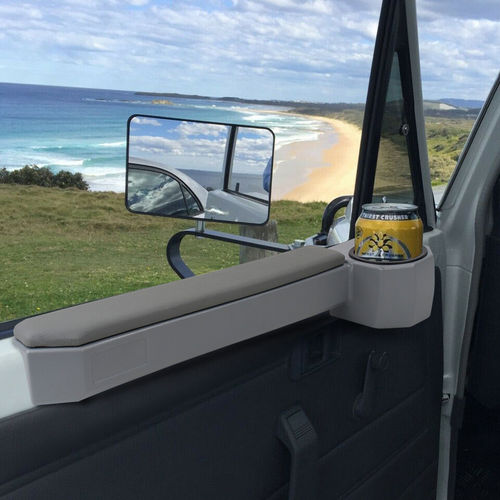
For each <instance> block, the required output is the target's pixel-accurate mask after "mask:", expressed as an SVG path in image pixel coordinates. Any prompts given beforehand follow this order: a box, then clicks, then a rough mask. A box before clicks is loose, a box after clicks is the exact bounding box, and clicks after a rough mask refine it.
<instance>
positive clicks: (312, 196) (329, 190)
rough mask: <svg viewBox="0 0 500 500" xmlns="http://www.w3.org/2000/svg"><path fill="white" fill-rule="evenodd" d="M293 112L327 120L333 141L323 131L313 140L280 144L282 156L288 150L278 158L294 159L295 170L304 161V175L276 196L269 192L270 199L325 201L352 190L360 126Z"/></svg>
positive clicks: (292, 161) (302, 166) (288, 160)
mask: <svg viewBox="0 0 500 500" xmlns="http://www.w3.org/2000/svg"><path fill="white" fill-rule="evenodd" d="M287 114H288V113H287ZM297 116H303V117H305V118H309V119H312V120H318V121H322V122H324V123H327V124H328V125H329V126H330V127H331V129H332V131H333V132H334V134H335V137H336V141H335V142H334V143H333V144H332V138H331V135H330V134H325V135H327V137H324V138H321V137H320V138H319V139H318V140H317V141H302V142H295V143H292V144H289V145H286V146H283V147H282V148H281V150H280V151H279V152H278V153H280V152H281V153H280V154H278V155H277V156H279V157H282V156H283V157H284V155H285V154H291V157H290V158H289V159H287V158H283V159H282V160H281V161H286V162H287V163H295V168H292V169H291V170H296V169H297V168H298V167H299V165H298V164H299V163H300V164H301V168H302V170H304V165H307V167H306V176H305V179H304V181H303V182H301V183H300V184H298V185H297V184H296V185H295V187H293V188H292V189H290V190H287V191H285V192H284V193H283V194H280V195H279V196H278V195H277V194H276V195H273V200H274V199H276V200H278V199H281V200H293V201H300V202H302V203H306V202H312V201H322V202H327V203H328V202H330V201H331V200H333V199H334V198H336V197H338V196H343V195H349V194H353V192H354V184H355V181H356V170H357V162H358V153H359V145H360V141H361V129H360V128H358V127H357V126H356V125H353V124H351V123H349V122H345V121H342V120H338V119H336V118H327V117H322V116H310V115H297ZM282 168H283V167H282ZM285 168H288V167H285ZM278 172H279V170H278Z"/></svg>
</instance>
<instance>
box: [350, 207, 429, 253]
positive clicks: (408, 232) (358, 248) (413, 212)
mask: <svg viewBox="0 0 500 500" xmlns="http://www.w3.org/2000/svg"><path fill="white" fill-rule="evenodd" d="M422 236H423V226H422V221H421V220H420V217H419V216H418V212H417V207H416V206H415V205H408V204H386V203H380V204H377V203H372V204H368V205H363V211H362V212H361V215H360V217H359V218H358V220H357V221H356V228H355V244H354V254H355V255H356V256H358V257H361V258H363V259H366V260H370V261H382V260H383V261H405V260H409V259H414V258H417V257H420V256H421V255H422V250H423V247H422Z"/></svg>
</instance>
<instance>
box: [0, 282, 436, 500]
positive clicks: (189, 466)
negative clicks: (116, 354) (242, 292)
mask: <svg viewBox="0 0 500 500" xmlns="http://www.w3.org/2000/svg"><path fill="white" fill-rule="evenodd" d="M438 285H439V280H438ZM439 297H440V291H439V286H438V287H437V290H436V300H435V303H434V308H433V313H432V316H431V317H430V318H429V319H427V320H426V321H424V322H422V323H420V324H418V325H416V326H415V327H412V328H409V329H394V330H382V331H381V330H375V329H371V328H368V327H363V326H359V325H355V324H353V323H350V322H347V321H341V320H334V319H332V318H329V317H324V316H322V317H319V318H315V319H311V320H309V321H307V322H302V323H299V324H295V325H292V326H290V327H287V328H285V329H282V330H280V331H276V332H272V333H270V334H268V335H265V336H262V337H259V338H256V339H253V340H251V341H248V342H245V343H242V344H239V345H236V346H232V347H230V348H227V349H224V350H222V351H218V352H216V353H213V354H210V355H207V356H204V357H202V358H199V359H195V360H192V361H189V362H186V363H183V364H181V365H179V366H176V367H172V368H170V369H167V370H164V371H161V372H158V373H156V374H154V375H151V376H149V377H145V378H143V379H141V380H137V381H135V382H133V383H130V384H128V385H126V386H122V387H120V388H117V389H114V390H111V391H108V392H106V393H103V394H100V395H98V396H95V397H93V398H90V399H88V400H86V401H83V402H81V403H75V404H66V405H52V406H46V407H39V408H36V409H34V410H30V411H28V412H25V413H22V414H19V415H16V416H13V417H10V418H7V419H4V420H2V421H0V442H1V443H2V453H1V454H0V498H2V499H3V498H5V499H28V498H29V499H38V498H40V499H45V498H50V499H67V498H73V499H75V498H76V499H78V498H81V499H89V498H100V499H115V498H119V499H137V498H148V499H156V498H158V499H160V498H161V499H164V498H168V499H169V500H191V499H193V500H194V499H221V498H224V499H226V498H227V499H239V500H256V499H273V500H277V499H286V498H287V495H288V481H289V478H290V455H289V452H288V450H287V448H286V447H285V446H284V444H283V443H282V442H281V441H280V440H279V439H278V437H277V436H276V429H277V423H278V419H279V417H280V415H281V414H282V413H283V412H284V411H286V410H287V409H289V408H291V407H294V406H300V407H301V408H302V409H303V410H304V412H305V413H306V414H307V416H308V418H309V420H310V422H311V425H312V426H313V427H314V429H315V431H316V433H317V435H318V447H319V457H318V477H319V479H318V483H319V484H318V485H317V486H318V492H319V494H318V495H319V496H318V498H319V499H325V500H326V499H329V500H330V499H334V498H348V499H363V500H367V499H381V500H382V499H383V500H391V499H396V498H419V499H425V498H432V497H433V496H432V495H433V494H435V485H436V475H437V458H438V438H439V419H440V408H441V383H442V325H441V304H440V303H439ZM325 339H326V340H325ZM372 352H376V353H386V356H387V360H388V363H387V366H386V369H385V370H383V373H382V375H381V376H380V377H379V376H378V375H377V378H376V380H375V385H374V389H373V391H374V392H373V395H374V397H373V402H372V405H371V409H370V412H368V414H367V415H366V416H365V417H364V418H359V417H354V415H353V407H354V404H355V401H356V400H357V398H358V397H359V395H360V394H362V393H363V391H364V390H365V389H366V373H367V361H368V359H369V357H370V355H371V353H372ZM297 360H298V361H297ZM297 363H298V365H297ZM297 366H299V368H298V369H297Z"/></svg>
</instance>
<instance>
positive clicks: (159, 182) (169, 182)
mask: <svg viewBox="0 0 500 500" xmlns="http://www.w3.org/2000/svg"><path fill="white" fill-rule="evenodd" d="M273 148H274V135H273V133H272V132H271V131H270V130H269V129H263V128H256V127H243V126H237V125H226V124H217V123H205V122H194V121H187V120H174V119H169V118H158V117H150V116H133V117H131V119H130V120H129V134H128V158H127V207H128V208H129V210H131V211H133V212H137V213H143V214H152V215H163V216H168V217H182V218H194V219H197V220H199V219H202V220H203V219H204V220H211V221H221V222H239V223H242V224H264V223H265V222H266V221H267V219H268V216H269V205H270V191H271V178H272V175H271V174H272V159H273Z"/></svg>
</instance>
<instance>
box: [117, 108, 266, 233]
mask: <svg viewBox="0 0 500 500" xmlns="http://www.w3.org/2000/svg"><path fill="white" fill-rule="evenodd" d="M134 118H151V119H156V120H171V121H177V122H191V123H203V124H206V125H221V126H225V127H230V130H229V135H228V139H227V143H226V151H225V153H224V164H223V174H224V186H223V188H222V189H223V191H224V192H227V193H230V194H235V192H234V191H233V190H231V189H227V184H228V182H229V177H230V174H231V169H232V163H233V162H232V160H233V156H234V150H235V145H236V143H237V138H236V132H237V130H238V128H240V127H241V128H246V129H256V130H267V131H268V132H270V134H271V137H272V164H271V174H270V179H269V202H268V204H267V205H268V209H267V217H266V219H265V220H264V221H263V222H246V221H243V222H241V221H232V220H221V219H205V218H201V217H200V218H198V217H195V216H184V215H176V216H171V215H163V214H155V213H149V212H138V211H137V210H132V209H130V207H129V205H128V172H129V167H128V165H129V145H130V126H131V122H132V120H133V119H134ZM235 138H236V140H235ZM275 147H276V136H275V135H274V132H273V131H272V130H271V129H270V128H269V127H259V126H256V125H247V124H243V123H227V122H226V123H224V122H211V121H210V122H209V121H206V120H193V119H190V118H174V117H170V116H158V115H145V114H141V113H136V114H133V115H131V116H129V118H128V120H127V148H126V158H125V169H126V173H125V208H126V209H127V210H128V211H129V212H131V213H133V214H139V215H151V216H156V217H168V218H171V219H184V220H192V221H195V222H218V223H223V224H241V225H245V226H247V225H248V226H263V225H265V224H267V222H268V221H269V216H270V213H271V193H272V188H273V170H274V157H275ZM144 167H148V169H149V168H150V169H151V170H156V171H158V172H159V173H162V172H161V171H160V169H158V168H157V167H155V166H154V165H144ZM163 173H165V174H168V175H169V176H170V177H172V178H174V179H175V180H177V182H179V179H177V178H176V176H175V175H173V174H172V173H170V172H168V171H165V172H163ZM180 184H181V186H182V185H184V183H183V182H180ZM189 191H190V192H191V190H189ZM191 194H192V193H191ZM236 194H237V196H241V197H242V198H244V199H245V198H246V199H248V200H251V201H252V202H256V203H263V204H264V202H262V201H261V200H259V199H257V198H255V197H253V196H248V195H245V194H242V193H236ZM195 199H196V200H197V201H198V199H197V197H195Z"/></svg>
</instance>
